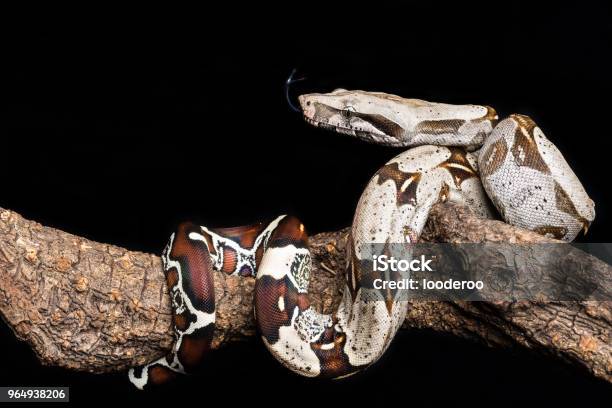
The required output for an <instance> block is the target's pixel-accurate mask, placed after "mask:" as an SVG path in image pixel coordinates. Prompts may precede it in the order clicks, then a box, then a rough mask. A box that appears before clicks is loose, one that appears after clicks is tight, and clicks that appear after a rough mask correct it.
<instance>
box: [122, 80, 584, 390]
mask: <svg viewBox="0 0 612 408" xmlns="http://www.w3.org/2000/svg"><path fill="white" fill-rule="evenodd" d="M299 99H300V105H301V108H302V111H303V115H304V117H305V119H306V121H307V122H309V123H311V124H312V125H314V126H318V127H321V128H326V129H331V130H333V131H335V132H339V133H345V134H349V135H352V136H356V137H358V138H361V139H364V140H366V141H368V142H373V143H378V144H384V145H390V146H418V147H415V148H412V149H410V150H408V151H406V152H404V153H402V154H400V155H398V156H397V157H395V158H394V159H392V160H391V161H389V162H388V163H387V164H385V165H384V166H383V167H382V168H381V169H380V170H378V172H377V173H376V174H375V175H374V176H373V177H372V179H371V180H370V182H369V184H368V185H367V187H366V188H365V190H364V192H363V195H362V196H361V199H360V200H359V204H358V205H357V209H356V212H355V216H354V220H353V224H352V229H351V234H350V239H349V250H350V251H349V255H348V262H347V268H346V287H345V290H344V295H343V298H342V301H341V303H340V305H339V306H338V308H337V310H336V311H335V312H334V313H333V314H332V315H324V314H321V313H319V312H317V311H316V310H314V309H313V308H312V307H311V306H310V302H309V300H308V283H309V276H310V268H311V258H310V253H309V250H308V242H307V236H306V232H305V230H304V226H303V225H302V224H301V223H300V221H299V220H297V219H296V218H294V217H289V216H281V217H278V218H276V219H275V220H273V221H271V222H269V223H259V224H254V225H250V226H244V227H236V228H226V229H209V228H206V227H202V226H198V225H194V224H190V223H186V224H182V225H181V226H180V227H179V228H178V230H177V231H176V232H175V233H174V234H173V235H172V237H171V239H170V242H169V244H168V246H167V247H166V249H165V250H164V253H163V256H162V260H163V264H164V270H165V273H166V279H167V284H168V287H169V289H170V295H171V299H172V306H173V312H174V330H175V333H176V342H175V345H174V348H173V350H172V352H171V353H170V354H169V355H168V356H166V357H163V358H160V359H159V360H157V361H154V362H152V363H149V364H148V365H145V366H144V367H139V368H137V369H132V370H130V374H129V376H130V379H131V381H132V382H133V383H134V384H135V385H136V386H137V387H139V388H143V387H145V386H146V385H148V384H160V383H163V382H165V381H166V380H167V379H169V378H171V377H174V376H175V375H176V374H175V373H177V372H179V373H183V372H188V371H191V370H193V369H195V368H196V367H197V366H198V365H199V364H200V362H201V360H202V358H203V357H204V356H205V355H206V352H207V351H208V350H209V348H210V345H211V341H212V336H213V331H214V324H215V294H214V285H213V279H212V271H213V270H220V271H223V272H225V273H227V274H229V275H240V276H256V285H255V317H256V321H257V327H258V329H259V333H260V334H261V337H262V339H263V342H264V343H265V345H266V346H267V347H268V349H269V350H270V351H271V352H272V354H273V355H274V356H275V357H276V358H277V359H278V360H279V361H280V362H281V363H282V364H283V365H285V366H286V367H288V368H289V369H291V370H292V371H294V372H296V373H298V374H301V375H304V376H309V377H325V378H339V377H343V376H347V375H350V374H353V373H355V372H357V371H359V370H361V369H363V368H365V367H367V366H368V365H370V364H372V363H373V362H375V361H376V360H377V359H378V358H379V357H380V356H381V355H382V354H383V353H384V352H385V350H386V349H387V347H388V346H389V344H390V342H391V340H392V339H393V337H394V335H395V333H396V331H397V329H398V328H399V327H400V325H401V324H402V322H403V320H404V318H405V315H406V309H407V304H406V301H405V300H402V299H400V298H397V297H389V296H390V295H389V294H388V293H387V294H380V300H381V301H371V300H372V299H371V293H370V294H369V295H368V296H369V299H368V301H366V299H365V298H364V293H363V290H362V287H361V285H360V278H361V273H362V271H361V270H360V265H361V261H362V260H363V259H364V258H363V257H364V256H365V255H364V254H362V252H361V250H362V248H364V245H369V244H371V243H412V242H416V241H417V240H418V238H419V235H420V233H421V230H422V229H423V226H424V225H425V222H426V220H427V217H428V214H429V211H430V209H431V207H432V206H433V205H434V204H435V203H437V202H441V201H455V202H459V203H463V204H465V205H468V206H470V207H471V208H473V209H474V210H475V211H476V212H477V213H478V214H480V215H482V216H483V217H494V210H493V209H492V207H491V205H490V204H489V200H488V199H487V195H488V197H490V199H491V201H492V202H493V204H494V206H495V208H496V209H497V210H498V211H499V213H500V214H501V216H502V217H503V219H504V220H505V221H506V222H508V223H510V224H513V225H516V226H519V227H523V228H527V229H531V230H533V231H537V232H539V233H541V234H544V235H548V236H552V237H555V238H558V239H562V240H565V241H571V240H573V239H574V238H575V237H576V235H577V234H578V233H579V232H580V230H584V231H585V232H586V229H587V228H588V226H589V225H590V223H591V222H592V221H593V219H594V217H595V210H594V203H593V201H592V200H591V199H589V197H588V195H587V193H586V192H585V190H584V188H583V187H582V185H581V183H580V182H579V180H578V178H577V177H576V176H575V174H574V173H573V171H572V170H571V168H570V167H569V165H568V164H567V162H566V161H565V159H564V158H563V156H562V155H561V153H560V152H559V150H558V149H557V148H556V147H555V146H554V145H553V144H552V143H551V142H550V141H549V140H548V139H547V138H546V137H545V136H544V134H543V133H542V131H541V130H540V129H539V128H538V127H537V126H536V124H535V123H534V122H533V121H532V120H531V119H530V118H529V117H527V116H523V115H516V114H514V115H511V116H510V117H508V118H507V119H505V120H502V121H501V122H499V123H497V119H498V116H497V114H496V112H495V110H493V109H492V108H490V107H487V106H478V105H449V104H442V103H430V102H425V101H422V100H417V99H404V98H401V97H398V96H394V95H389V94H385V93H375V92H363V91H346V90H343V89H339V90H336V91H334V92H331V93H328V94H307V95H302V96H300V98H299ZM478 147H481V149H480V150H479V151H478V152H474V153H470V152H468V151H470V150H474V149H476V148H478Z"/></svg>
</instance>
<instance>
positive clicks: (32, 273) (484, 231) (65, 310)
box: [0, 204, 612, 381]
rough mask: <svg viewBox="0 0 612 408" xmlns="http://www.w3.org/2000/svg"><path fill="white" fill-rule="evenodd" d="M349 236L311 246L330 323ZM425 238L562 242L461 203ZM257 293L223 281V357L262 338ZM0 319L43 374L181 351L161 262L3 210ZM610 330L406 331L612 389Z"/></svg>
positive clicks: (417, 323) (316, 283)
mask: <svg viewBox="0 0 612 408" xmlns="http://www.w3.org/2000/svg"><path fill="white" fill-rule="evenodd" d="M346 232H347V230H346V229H345V230H341V231H337V232H332V233H322V234H318V235H315V236H313V237H312V238H311V248H312V251H313V255H314V256H313V259H314V272H313V276H312V281H311V288H310V291H311V299H312V301H313V303H314V305H315V306H316V307H319V308H320V309H322V310H323V311H325V312H329V311H330V310H331V309H332V308H333V307H334V305H335V304H336V303H337V302H339V300H340V290H341V288H342V285H341V284H340V281H341V275H342V270H343V265H344V262H345V260H344V256H345V244H346ZM423 239H424V240H428V241H440V242H457V243H459V242H555V241H554V240H551V239H548V238H544V237H542V236H540V235H537V234H535V233H533V232H530V231H525V230H521V229H518V228H515V227H512V226H509V225H507V224H504V223H502V222H499V221H491V220H483V219H480V218H478V217H476V216H474V215H473V214H472V213H471V212H470V211H469V210H467V209H466V208H464V207H460V206H457V205H453V204H438V205H436V206H435V207H434V209H433V211H432V213H431V215H430V218H429V221H428V225H427V227H426V230H425V232H424V234H423ZM585 256H587V255H585ZM602 264H603V263H602ZM593 265H594V267H598V266H597V263H594V264H593ZM601 267H602V268H604V266H601ZM606 271H607V269H602V273H606ZM607 284H608V285H612V283H610V280H608V282H607ZM253 286H254V280H253V279H252V278H238V277H228V276H225V275H223V274H221V273H216V274H215V289H216V296H217V299H216V300H217V330H216V333H215V338H214V343H213V347H214V348H218V347H221V346H223V345H226V344H228V343H231V342H233V341H239V340H241V339H244V338H246V337H248V336H252V335H254V334H255V327H254V321H253V309H252V307H253V306H252V291H253ZM606 290H608V291H610V290H612V288H610V287H607V288H606ZM0 313H1V314H2V316H3V318H4V320H5V321H6V322H7V324H8V325H9V326H10V327H11V328H12V329H13V331H14V332H15V334H16V335H17V337H19V338H20V339H22V340H24V341H26V342H27V343H28V344H30V346H31V347H32V348H33V350H34V351H35V352H36V354H37V356H38V358H39V359H40V361H41V362H42V363H43V364H48V365H57V366H62V367H66V368H69V369H75V370H84V371H90V372H97V373H101V372H110V371H120V370H127V368H129V367H131V366H136V365H141V364H143V363H145V362H147V361H150V360H153V359H155V358H158V357H160V356H162V355H164V354H165V353H166V352H167V351H168V350H169V349H170V347H171V345H172V341H173V338H172V331H171V309H170V302H169V298H168V295H167V291H166V286H165V281H164V277H163V272H162V269H161V263H160V259H159V257H158V256H155V255H151V254H145V253H140V252H134V251H128V250H126V249H123V248H119V247H115V246H112V245H108V244H103V243H97V242H93V241H90V240H87V239H85V238H81V237H77V236H74V235H71V234H68V233H65V232H62V231H59V230H56V229H53V228H48V227H44V226H41V225H39V224H37V223H35V222H32V221H28V220H25V219H24V218H22V217H21V216H19V215H18V214H16V213H14V212H12V211H8V210H2V209H0ZM611 325H612V307H611V304H610V302H549V303H534V302H526V301H525V302H516V303H507V302H505V303H504V302H499V303H491V302H412V303H411V304H410V310H409V313H408V316H407V318H406V321H405V324H404V328H405V329H419V328H429V329H433V330H437V331H440V332H446V333H453V334H455V335H457V336H461V337H464V338H470V339H474V340H477V341H481V342H483V343H484V344H487V345H490V346H501V347H514V346H517V345H520V346H524V347H527V348H530V349H536V350H543V351H545V352H547V353H550V354H552V355H555V356H557V357H559V358H562V359H564V360H566V361H568V362H570V363H572V364H575V365H578V366H581V367H583V368H586V369H587V370H589V371H590V372H591V373H592V374H594V375H596V376H598V377H601V378H604V379H606V380H608V381H612V347H611V342H610V327H611ZM263 351H264V349H262V352H263Z"/></svg>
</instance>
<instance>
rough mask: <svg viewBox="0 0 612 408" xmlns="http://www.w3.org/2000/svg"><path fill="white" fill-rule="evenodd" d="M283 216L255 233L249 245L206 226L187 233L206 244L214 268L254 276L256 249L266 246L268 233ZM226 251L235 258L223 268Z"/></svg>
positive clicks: (225, 260) (233, 273) (231, 273)
mask: <svg viewBox="0 0 612 408" xmlns="http://www.w3.org/2000/svg"><path fill="white" fill-rule="evenodd" d="M284 217H285V215H281V216H279V217H277V218H276V219H275V220H273V221H272V222H271V223H270V224H268V225H267V226H266V227H265V229H264V230H263V231H261V232H260V233H259V234H258V235H257V237H256V238H255V242H254V243H253V245H252V246H250V247H248V246H243V244H242V243H239V242H236V241H235V240H232V239H231V238H228V237H226V236H223V235H220V234H218V233H216V232H215V231H214V230H211V229H209V228H207V227H200V228H201V230H202V231H201V233H196V232H192V233H191V234H189V238H190V239H193V240H197V241H202V242H204V244H206V247H207V248H208V251H209V252H210V256H211V259H212V261H213V268H214V269H215V270H218V271H224V272H226V273H227V274H228V275H238V274H239V275H240V276H255V274H256V270H257V265H256V260H257V255H258V251H261V250H263V249H265V248H266V246H267V241H268V239H269V238H270V234H271V233H272V231H274V229H275V228H276V226H277V225H278V223H279V222H280V221H281V220H282V219H283V218H284ZM226 253H231V256H232V258H233V259H234V260H235V263H232V264H231V267H229V268H228V267H225V268H224V266H225V265H227V264H228V262H227V260H228V259H227V258H228V256H227V255H226ZM224 269H225V270H224Z"/></svg>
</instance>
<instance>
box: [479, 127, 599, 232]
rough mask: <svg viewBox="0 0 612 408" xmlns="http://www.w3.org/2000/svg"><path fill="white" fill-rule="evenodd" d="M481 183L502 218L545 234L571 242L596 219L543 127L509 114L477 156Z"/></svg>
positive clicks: (578, 182)
mask: <svg viewBox="0 0 612 408" xmlns="http://www.w3.org/2000/svg"><path fill="white" fill-rule="evenodd" d="M479 164H480V168H481V178H482V182H483V185H484V187H485V189H486V191H487V193H488V194H489V197H491V199H492V201H493V203H494V204H495V206H496V207H497V209H498V210H499V212H500V213H501V214H502V216H503V218H504V220H505V221H506V222H508V223H510V224H512V225H516V226H519V227H522V228H526V229H530V230H534V231H537V232H540V233H543V234H545V235H548V236H551V237H554V238H558V239H563V240H566V241H571V240H573V239H574V238H575V237H576V235H578V233H579V232H580V231H581V230H585V231H586V229H587V228H588V226H589V225H590V223H591V222H592V221H593V219H594V218H595V205H594V203H593V201H592V200H591V199H590V198H589V197H588V195H587V193H586V191H585V190H584V188H583V187H582V184H581V183H580V181H579V180H578V178H577V177H576V175H575V174H574V172H573V171H572V169H571V168H570V167H569V165H568V164H567V162H566V161H565V159H564V157H563V155H562V154H561V152H560V151H559V150H558V149H557V147H556V146H555V145H553V144H552V143H551V142H550V141H549V140H548V139H547V138H546V136H545V135H544V133H543V132H542V131H541V130H540V128H539V127H537V126H536V124H535V123H534V122H533V121H532V120H531V119H530V118H529V117H527V116H523V115H511V116H510V117H508V118H507V119H505V120H503V121H501V122H500V123H499V124H498V125H497V126H496V127H495V129H494V130H493V132H492V133H491V135H490V136H489V137H488V138H487V140H486V141H485V144H484V146H483V148H482V150H481V153H480V155H479Z"/></svg>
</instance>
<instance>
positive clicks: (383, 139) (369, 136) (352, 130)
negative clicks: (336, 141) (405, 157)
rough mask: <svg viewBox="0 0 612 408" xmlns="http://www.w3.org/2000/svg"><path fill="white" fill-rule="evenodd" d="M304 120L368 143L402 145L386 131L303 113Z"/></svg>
mask: <svg viewBox="0 0 612 408" xmlns="http://www.w3.org/2000/svg"><path fill="white" fill-rule="evenodd" d="M304 120H305V121H306V123H308V124H310V125H312V126H315V127H318V128H321V129H325V130H329V131H332V132H336V133H340V134H344V135H348V136H355V137H357V138H358V139H361V140H363V141H365V142H368V143H381V144H384V145H386V146H397V147H401V146H402V144H401V141H399V140H397V139H396V138H394V137H391V136H389V135H387V134H386V133H383V132H380V131H371V130H364V129H361V128H358V127H351V126H342V125H339V124H331V123H329V122H327V121H325V120H320V119H319V120H316V119H313V118H311V117H308V116H306V115H304Z"/></svg>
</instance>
